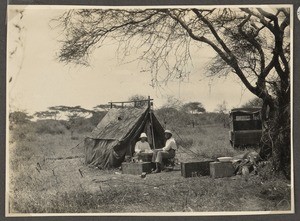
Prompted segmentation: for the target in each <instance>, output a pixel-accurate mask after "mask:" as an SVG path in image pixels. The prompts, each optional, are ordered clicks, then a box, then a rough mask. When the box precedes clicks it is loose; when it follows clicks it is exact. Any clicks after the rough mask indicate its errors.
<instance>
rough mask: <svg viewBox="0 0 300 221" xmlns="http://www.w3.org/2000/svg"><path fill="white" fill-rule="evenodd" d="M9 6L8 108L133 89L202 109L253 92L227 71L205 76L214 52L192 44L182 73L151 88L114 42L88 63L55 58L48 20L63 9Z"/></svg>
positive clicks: (98, 98) (104, 97)
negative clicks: (224, 74) (122, 59)
mask: <svg viewBox="0 0 300 221" xmlns="http://www.w3.org/2000/svg"><path fill="white" fill-rule="evenodd" d="M10 7H11V8H10V9H9V14H8V46H7V49H8V50H7V51H8V55H7V58H8V59H7V61H8V65H7V79H8V80H9V83H8V86H7V96H8V105H9V111H15V110H25V111H27V112H28V113H29V114H33V113H34V112H36V111H43V110H46V109H47V108H48V107H50V106H57V105H66V106H76V105H80V106H82V107H84V108H87V109H92V108H93V107H94V106H96V105H99V104H106V103H108V102H110V101H126V100H128V98H129V97H130V96H132V95H135V94H140V95H144V96H151V98H153V99H154V108H159V107H161V106H162V105H164V104H165V103H166V101H167V98H168V97H170V96H171V97H174V98H176V99H179V100H181V101H182V102H183V103H187V102H192V101H193V102H194V101H198V102H201V103H202V104H203V105H204V107H205V108H206V110H207V111H214V110H215V109H216V107H217V105H218V104H221V103H222V102H223V101H226V103H227V105H228V108H233V107H238V106H240V105H242V104H244V103H245V102H247V101H248V100H249V99H252V98H253V97H254V96H253V95H252V94H251V93H250V92H248V91H247V90H246V89H245V88H244V87H243V86H242V84H241V83H240V81H239V80H238V79H237V77H236V76H234V75H233V74H231V75H229V76H227V77H226V78H224V77H223V78H213V79H210V78H208V77H206V76H205V75H206V72H207V71H206V69H205V68H206V66H207V64H208V62H209V60H210V58H211V57H213V56H214V52H213V51H212V50H211V49H210V48H208V47H202V48H201V49H198V51H197V54H195V55H194V56H193V57H194V58H193V67H191V69H190V75H189V78H188V79H185V80H184V82H179V81H178V80H176V81H170V82H168V83H167V84H166V85H161V87H155V88H153V87H152V86H150V84H151V76H150V74H148V73H146V72H142V71H141V70H142V69H143V67H142V66H141V64H139V63H138V62H132V63H125V64H122V63H120V62H119V61H118V59H117V57H118V56H117V53H116V49H117V46H116V45H113V44H107V45H104V46H103V47H101V48H99V49H97V50H95V51H94V53H93V54H92V56H91V60H90V66H88V67H85V66H75V65H72V64H71V65H66V64H63V63H60V62H58V60H57V59H56V56H57V53H58V50H59V46H60V44H59V43H58V41H57V39H58V38H60V35H61V33H60V32H58V30H57V29H53V28H51V27H52V25H51V24H52V23H51V22H50V20H51V19H53V18H55V17H57V16H59V15H60V14H62V13H63V10H62V9H59V8H55V7H51V8H47V6H34V7H28V6H27V7H25V8H16V6H14V7H15V8H12V6H10ZM18 7H20V6H18ZM22 7H23V6H22ZM16 9H24V12H23V13H22V15H21V14H20V13H17V12H16Z"/></svg>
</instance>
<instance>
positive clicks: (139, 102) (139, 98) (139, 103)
mask: <svg viewBox="0 0 300 221" xmlns="http://www.w3.org/2000/svg"><path fill="white" fill-rule="evenodd" d="M147 99H148V98H147V97H146V96H144V95H140V94H135V95H132V96H131V97H129V99H128V100H129V101H133V102H134V107H137V108H140V107H146V106H147V105H148V101H147Z"/></svg>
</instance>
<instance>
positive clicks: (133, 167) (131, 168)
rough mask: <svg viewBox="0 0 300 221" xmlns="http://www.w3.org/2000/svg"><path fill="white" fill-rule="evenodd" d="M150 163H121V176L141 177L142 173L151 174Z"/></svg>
mask: <svg viewBox="0 0 300 221" xmlns="http://www.w3.org/2000/svg"><path fill="white" fill-rule="evenodd" d="M151 169H152V163H150V162H138V163H126V162H124V163H122V173H123V174H133V175H141V174H142V173H151Z"/></svg>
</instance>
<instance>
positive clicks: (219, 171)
mask: <svg viewBox="0 0 300 221" xmlns="http://www.w3.org/2000/svg"><path fill="white" fill-rule="evenodd" d="M209 166H210V176H211V177H212V178H221V177H231V176H233V175H234V171H235V169H234V167H233V165H232V163H231V162H211V163H210V164H209Z"/></svg>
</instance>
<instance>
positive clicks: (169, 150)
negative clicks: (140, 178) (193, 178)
mask: <svg viewBox="0 0 300 221" xmlns="http://www.w3.org/2000/svg"><path fill="white" fill-rule="evenodd" d="M165 138H166V139H167V140H166V145H165V146H164V147H163V148H162V149H155V150H153V156H152V162H153V163H156V170H155V171H154V173H159V172H161V164H162V161H163V159H170V158H174V157H175V150H176V149H177V145H176V142H175V139H174V138H173V137H172V132H171V131H170V130H165Z"/></svg>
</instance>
